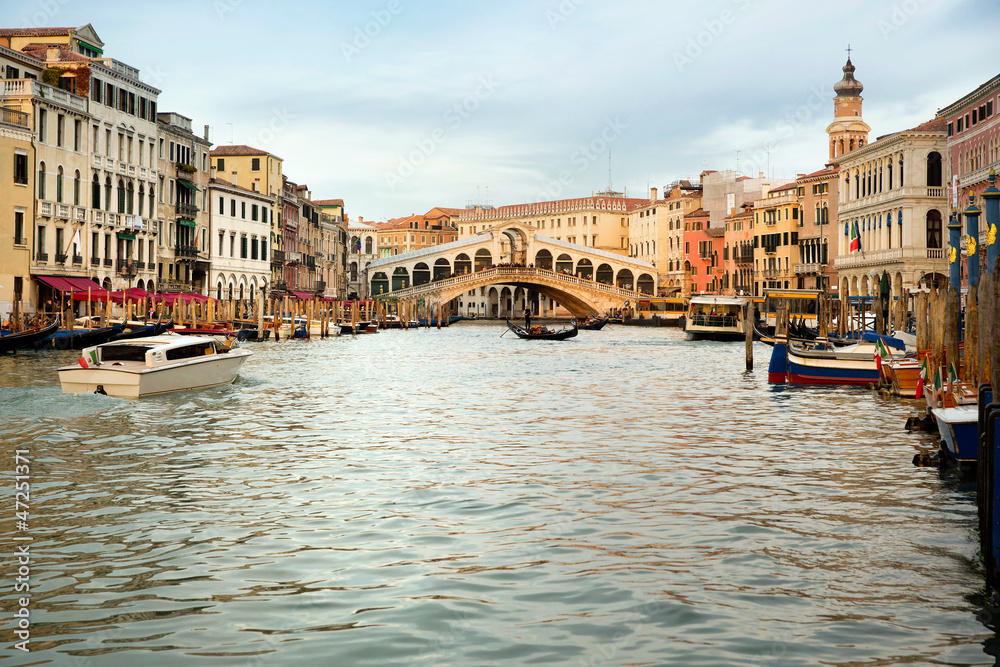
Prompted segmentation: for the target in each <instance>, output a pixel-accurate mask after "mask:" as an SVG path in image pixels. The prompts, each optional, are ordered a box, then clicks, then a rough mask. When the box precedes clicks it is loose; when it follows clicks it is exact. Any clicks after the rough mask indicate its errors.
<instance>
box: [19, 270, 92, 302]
mask: <svg viewBox="0 0 1000 667" xmlns="http://www.w3.org/2000/svg"><path fill="white" fill-rule="evenodd" d="M35 278H37V279H38V280H40V281H41V282H43V283H45V284H46V285H48V286H49V287H51V288H52V289H54V290H56V291H57V292H61V293H63V294H69V293H71V292H72V294H73V300H74V301H86V300H87V295H88V290H89V295H90V299H91V301H104V300H105V299H107V298H108V291H107V290H106V289H104V288H103V287H101V286H100V285H98V284H97V283H95V282H94V281H93V280H90V279H89V278H81V277H78V276H35Z"/></svg>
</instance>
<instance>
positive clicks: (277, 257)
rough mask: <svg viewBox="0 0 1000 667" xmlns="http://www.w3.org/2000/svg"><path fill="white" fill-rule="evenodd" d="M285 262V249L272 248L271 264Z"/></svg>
mask: <svg viewBox="0 0 1000 667" xmlns="http://www.w3.org/2000/svg"><path fill="white" fill-rule="evenodd" d="M284 263H285V251H284V250H272V251H271V264H274V265H276V266H278V265H281V264H284Z"/></svg>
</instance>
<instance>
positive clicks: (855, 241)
mask: <svg viewBox="0 0 1000 667" xmlns="http://www.w3.org/2000/svg"><path fill="white" fill-rule="evenodd" d="M857 250H861V234H860V232H859V231H858V221H857V220H855V221H854V222H853V223H852V224H851V245H850V246H849V247H848V250H847V251H848V252H855V251H857Z"/></svg>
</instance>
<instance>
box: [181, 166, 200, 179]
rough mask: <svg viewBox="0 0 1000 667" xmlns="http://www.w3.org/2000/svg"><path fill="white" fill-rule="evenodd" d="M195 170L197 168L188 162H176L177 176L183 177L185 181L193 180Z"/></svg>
mask: <svg viewBox="0 0 1000 667" xmlns="http://www.w3.org/2000/svg"><path fill="white" fill-rule="evenodd" d="M197 171H198V170H197V169H195V168H194V167H192V166H191V165H189V164H184V163H183V162H178V163H177V178H181V179H184V180H185V181H193V180H194V175H195V173H196V172H197Z"/></svg>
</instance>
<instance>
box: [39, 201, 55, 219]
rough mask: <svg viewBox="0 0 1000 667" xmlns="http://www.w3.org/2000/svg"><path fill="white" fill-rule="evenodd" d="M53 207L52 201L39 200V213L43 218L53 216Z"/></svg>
mask: <svg viewBox="0 0 1000 667" xmlns="http://www.w3.org/2000/svg"><path fill="white" fill-rule="evenodd" d="M52 209H53V206H52V202H50V201H40V202H38V215H40V216H42V217H43V218H51V217H52Z"/></svg>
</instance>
